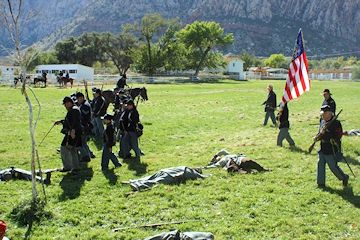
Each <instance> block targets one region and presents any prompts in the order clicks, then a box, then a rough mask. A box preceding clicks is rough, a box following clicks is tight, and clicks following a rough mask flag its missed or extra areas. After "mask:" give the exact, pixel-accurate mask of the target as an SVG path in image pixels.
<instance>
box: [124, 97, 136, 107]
mask: <svg viewBox="0 0 360 240" xmlns="http://www.w3.org/2000/svg"><path fill="white" fill-rule="evenodd" d="M125 103H126V104H127V105H129V104H131V105H134V101H133V100H132V99H131V98H129V99H128V100H127V101H126V102H125Z"/></svg>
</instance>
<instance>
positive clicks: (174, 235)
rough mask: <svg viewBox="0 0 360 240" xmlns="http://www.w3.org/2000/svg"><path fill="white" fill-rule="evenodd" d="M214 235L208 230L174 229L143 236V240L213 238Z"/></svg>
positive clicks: (211, 239) (196, 239)
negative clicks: (187, 230)
mask: <svg viewBox="0 0 360 240" xmlns="http://www.w3.org/2000/svg"><path fill="white" fill-rule="evenodd" d="M213 239H214V235H213V234H212V233H209V232H183V233H181V232H180V231H179V230H174V231H171V232H165V233H161V234H158V235H156V236H152V237H148V238H145V240H213Z"/></svg>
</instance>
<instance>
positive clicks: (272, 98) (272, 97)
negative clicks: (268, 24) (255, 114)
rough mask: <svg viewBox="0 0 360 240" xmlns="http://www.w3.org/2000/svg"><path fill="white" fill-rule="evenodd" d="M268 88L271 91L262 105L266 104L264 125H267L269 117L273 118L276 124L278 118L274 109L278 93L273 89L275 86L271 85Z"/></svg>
mask: <svg viewBox="0 0 360 240" xmlns="http://www.w3.org/2000/svg"><path fill="white" fill-rule="evenodd" d="M267 90H268V92H269V94H268V97H267V99H266V100H265V102H263V104H262V105H265V112H266V114H265V120H264V124H263V125H264V126H266V124H267V122H268V120H269V117H270V118H271V121H272V122H273V124H274V125H275V126H276V119H275V114H274V111H275V109H276V94H275V92H274V90H273V86H272V85H269V86H268V87H267Z"/></svg>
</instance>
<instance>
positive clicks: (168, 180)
mask: <svg viewBox="0 0 360 240" xmlns="http://www.w3.org/2000/svg"><path fill="white" fill-rule="evenodd" d="M205 177H207V176H206V175H202V174H200V173H199V172H198V171H196V170H195V169H192V168H189V167H185V166H180V167H172V168H166V169H161V170H160V171H158V172H156V173H155V174H153V175H151V176H146V177H143V178H140V179H136V180H129V183H130V185H131V187H132V188H133V190H134V191H140V190H143V189H147V188H151V187H152V186H153V185H155V184H158V183H163V184H179V183H182V182H185V181H186V180H189V179H191V180H194V179H197V178H205Z"/></svg>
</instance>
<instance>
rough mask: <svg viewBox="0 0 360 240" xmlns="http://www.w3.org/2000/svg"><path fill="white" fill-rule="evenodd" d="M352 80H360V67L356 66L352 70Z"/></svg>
mask: <svg viewBox="0 0 360 240" xmlns="http://www.w3.org/2000/svg"><path fill="white" fill-rule="evenodd" d="M351 78H352V80H360V67H354V68H353V69H352V71H351Z"/></svg>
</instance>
